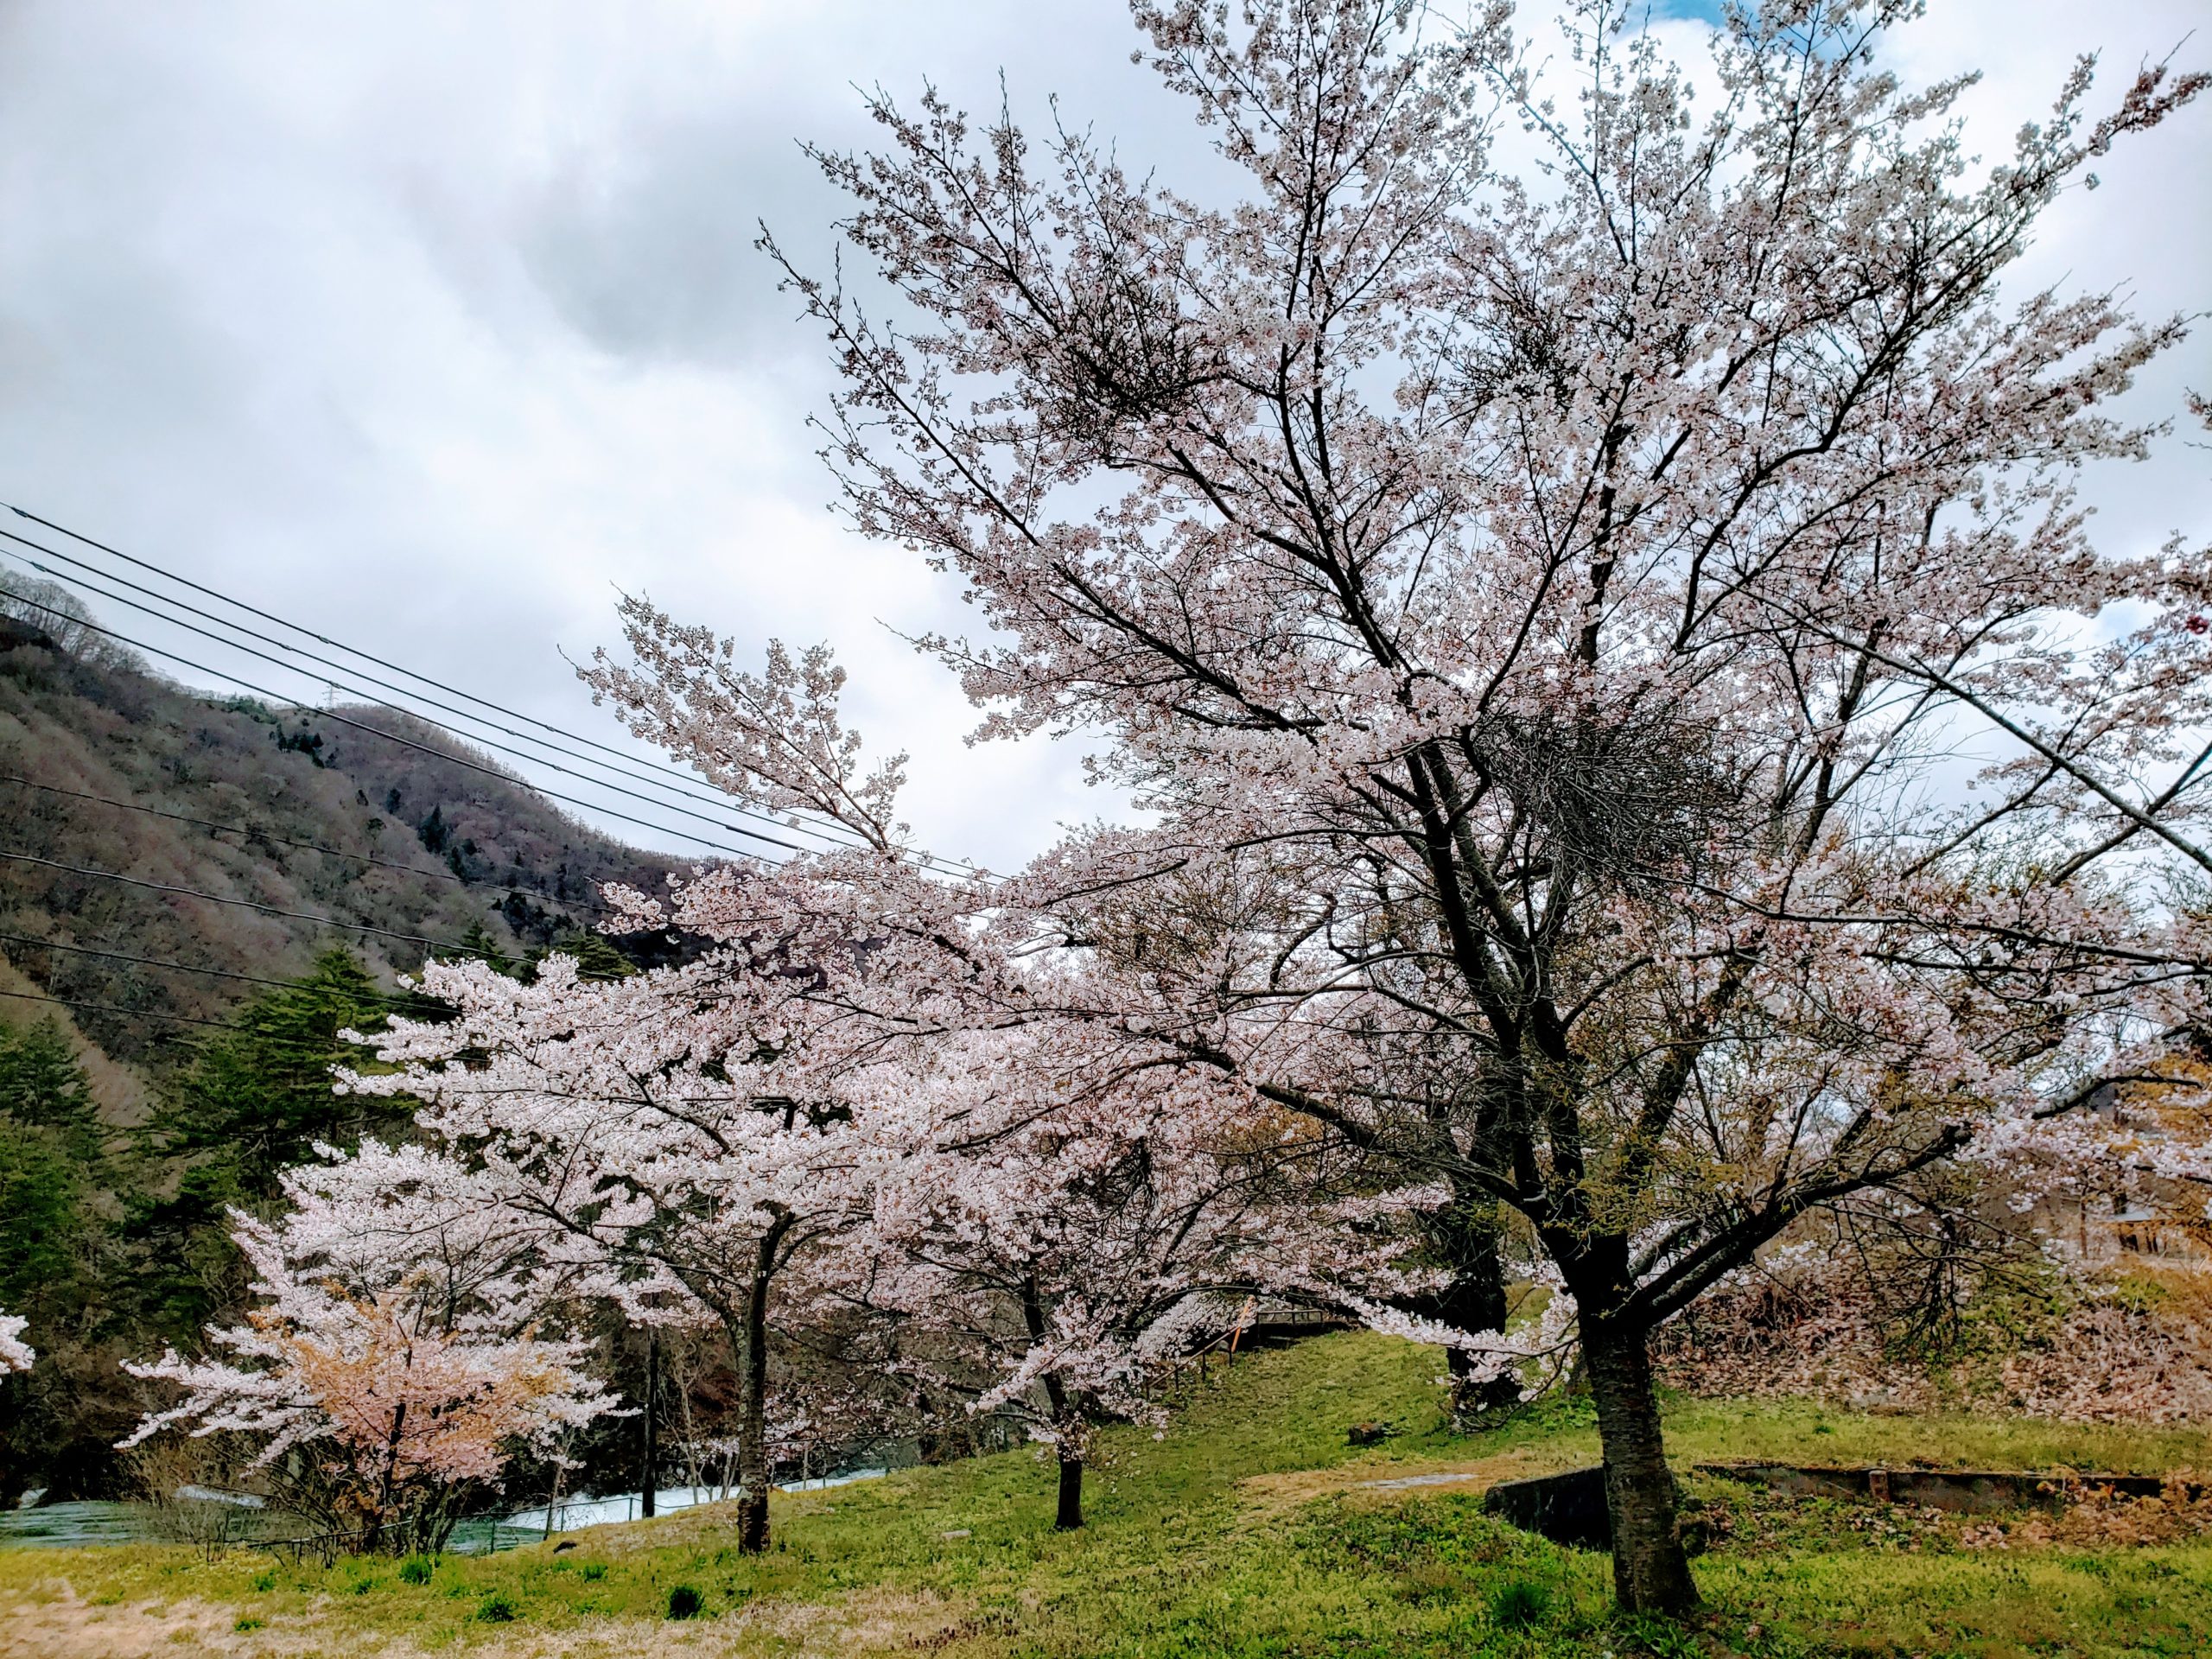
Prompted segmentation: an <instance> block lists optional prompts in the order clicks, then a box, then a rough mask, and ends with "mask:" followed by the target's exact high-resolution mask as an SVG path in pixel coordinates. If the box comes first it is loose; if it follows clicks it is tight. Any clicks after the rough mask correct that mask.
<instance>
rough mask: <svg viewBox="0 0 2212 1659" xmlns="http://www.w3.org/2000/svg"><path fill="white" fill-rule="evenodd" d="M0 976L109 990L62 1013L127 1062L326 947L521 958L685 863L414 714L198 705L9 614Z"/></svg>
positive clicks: (23, 985)
mask: <svg viewBox="0 0 2212 1659" xmlns="http://www.w3.org/2000/svg"><path fill="white" fill-rule="evenodd" d="M364 728H376V730H378V731H379V732H382V733H387V734H390V735H389V736H388V737H380V736H374V735H371V734H370V732H369V731H367V730H365V729H364ZM0 851H4V852H5V853H6V854H7V855H8V856H7V857H5V858H0V934H4V935H5V936H7V937H6V938H0V955H4V957H5V958H6V960H7V963H9V964H10V972H9V973H8V974H7V975H6V976H4V978H0V989H6V990H12V991H17V992H27V991H29V992H40V993H44V994H45V995H50V996H54V997H59V998H64V999H68V1000H70V1001H75V1002H78V1003H80V1004H95V1005H103V1006H100V1007H78V1008H75V1009H73V1010H72V1011H71V1015H72V1018H73V1020H74V1022H75V1024H76V1026H77V1027H78V1028H79V1030H81V1031H82V1032H83V1033H85V1034H86V1036H87V1037H88V1038H89V1039H92V1042H94V1043H95V1044H97V1045H98V1046H99V1049H100V1050H102V1051H103V1052H105V1054H106V1055H107V1056H110V1057H112V1058H114V1059H117V1060H121V1061H124V1062H127V1063H130V1064H132V1065H147V1064H153V1065H159V1064H162V1063H163V1062H164V1061H168V1060H174V1059H175V1058H176V1057H177V1056H178V1055H179V1054H180V1053H181V1051H182V1050H183V1049H184V1048H186V1047H188V1046H189V1033H191V1032H192V1031H193V1030H194V1026H193V1025H192V1024H191V1023H190V1022H192V1021H195V1020H211V1019H213V1020H219V1019H222V1018H224V1017H225V1016H226V1014H228V1013H229V1012H230V1011H231V1010H232V1009H234V1008H236V1007H239V1006H240V1005H241V1004H242V1003H244V1002H245V1001H247V1000H248V999H249V998H250V997H251V995H253V993H254V991H255V989H256V987H255V986H254V984H253V983H252V980H253V979H255V978H260V979H275V980H290V979H294V978H296V977H298V976H301V975H302V974H304V973H306V972H307V971H308V969H309V968H310V966H311V965H312V964H313V963H314V961H315V957H316V956H317V955H318V954H319V953H320V952H321V950H325V949H327V947H328V946H329V945H331V944H337V943H344V944H349V945H351V946H352V947H353V949H354V950H357V951H358V952H359V955H360V956H361V957H362V959H363V961H364V962H365V963H366V964H367V965H368V966H369V968H370V969H371V970H372V972H374V973H376V974H377V975H378V977H379V978H380V979H382V980H384V981H385V982H389V981H390V979H391V976H393V974H395V973H397V972H404V971H407V970H409V969H413V968H414V967H416V966H417V965H418V964H419V963H421V962H422V960H423V957H425V955H428V954H434V953H435V954H448V955H449V954H454V952H455V951H456V950H458V949H460V948H461V947H464V946H466V947H471V948H479V949H484V950H493V951H500V952H505V953H506V954H509V955H512V956H517V957H519V956H523V955H524V954H526V953H527V952H529V951H531V950H534V949H543V948H545V947H547V946H549V945H550V944H553V943H555V942H556V940H559V939H563V938H575V937H577V936H580V935H582V934H585V933H587V932H588V931H589V930H590V929H591V927H592V926H593V925H594V922H595V921H596V920H597V918H598V916H599V906H598V904H597V901H596V897H595V895H596V893H597V887H598V884H599V883H601V882H604V881H608V880H615V881H622V882H627V883H633V884H637V885H639V886H643V887H648V888H651V887H657V886H658V885H659V884H660V882H661V881H662V880H663V879H664V877H665V875H666V874H668V872H669V871H670V870H671V868H675V867H676V866H677V863H678V861H674V860H670V859H667V858H664V857H660V856H657V855H649V854H645V853H640V852H639V851H637V850H635V849H631V848H628V847H625V846H622V845H620V843H618V842H613V841H612V840H610V839H608V838H607V837H606V836H601V835H600V834H598V833H596V832H595V831H593V830H591V829H587V828H585V827H584V826H582V824H580V823H576V822H575V821H574V820H573V819H571V818H569V817H566V816H564V815H563V813H562V812H561V811H559V810H557V809H556V808H555V807H554V806H553V805H552V804H550V803H549V802H548V801H546V800H545V799H544V798H543V797H541V796H539V795H537V793H535V792H534V791H532V790H531V789H530V788H529V787H528V785H524V784H523V783H521V782H519V781H518V780H516V779H512V777H510V776H507V775H505V774H504V773H502V772H500V771H499V768H497V767H495V766H492V765H491V763H490V761H489V760H488V759H487V758H486V757H484V756H482V755H480V754H476V753H471V752H469V751H467V749H465V748H464V747H462V746H461V745H460V744H458V743H456V742H455V741H454V740H453V739H452V738H451V737H450V736H449V735H448V734H444V733H442V732H439V731H437V730H436V729H435V728H431V727H429V726H427V725H426V724H424V723H423V722H422V721H417V720H415V719H413V718H411V717H410V716H408V715H404V714H400V713H397V712H396V711H393V710H391V709H358V708H340V709H333V710H331V711H329V712H328V713H327V714H326V715H310V714H306V713H302V712H301V711H296V710H294V711H289V712H280V711H279V710H277V709H271V708H269V707H267V706H265V705H264V704H262V703H258V702H252V701H250V700H247V699H244V698H231V699H219V698H211V697H209V696H204V695H202V694H200V693H198V692H195V691H192V690H188V689H185V688H183V687H181V686H178V685H175V684H174V683H169V682H168V681H166V680H164V679H162V678H161V677H158V676H156V675H154V674H152V673H150V672H149V671H146V670H145V669H144V668H143V666H141V665H138V664H135V663H133V662H131V661H130V660H129V659H127V658H120V657H118V656H116V655H113V654H110V653H102V652H94V651H82V650H71V649H68V648H67V646H66V645H64V644H62V643H60V642H57V641H55V640H54V639H52V638H51V637H50V635H48V634H47V633H44V632H41V631H40V630H38V629H36V628H34V627H30V626H25V625H23V624H22V623H21V622H16V623H11V624H10V625H9V626H8V629H7V632H5V634H4V635H0ZM118 878H126V879H118ZM189 893H204V894H208V895H213V897H212V898H210V899H200V898H194V897H189V896H187V895H188V894H189ZM317 918H328V920H327V921H325V920H321V919H317ZM65 946H68V947H76V948H75V949H64V948H62V947H65ZM651 949H652V944H651V942H650V941H646V940H642V939H640V940H632V941H626V942H625V950H626V953H627V954H631V955H633V956H637V957H644V956H645V955H647V954H649V953H650V950H651ZM93 951H104V952H107V953H109V954H108V955H105V956H98V955H92V954H90V953H91V952H93ZM125 957H137V958H143V959H144V960H143V961H137V962H133V961H127V960H124V959H123V958H125ZM150 963H174V964H181V967H168V968H157V967H154V966H151V965H149V964H150ZM191 970H199V971H191ZM225 976H233V977H225ZM108 1010H119V1012H110V1011H108ZM14 1012H15V1013H16V1014H25V1013H29V1014H34V1015H35V1013H36V1012H37V1010H36V1009H35V1007H33V1006H32V1005H29V1004H20V1003H19V1004H18V1005H17V1006H16V1009H15V1011H14ZM6 1017H8V1016H7V1015H6V1014H0V1018H6ZM124 1090H127V1085H126V1084H124V1082H123V1081H122V1080H121V1079H119V1078H117V1079H111V1080H110V1083H109V1087H108V1088H107V1089H105V1090H103V1092H104V1093H110V1094H112V1093H116V1092H118V1091H124Z"/></svg>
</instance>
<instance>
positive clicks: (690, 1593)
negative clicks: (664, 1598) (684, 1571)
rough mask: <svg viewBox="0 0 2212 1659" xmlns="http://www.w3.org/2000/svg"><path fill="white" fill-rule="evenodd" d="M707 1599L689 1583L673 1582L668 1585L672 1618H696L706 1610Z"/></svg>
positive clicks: (669, 1609)
mask: <svg viewBox="0 0 2212 1659" xmlns="http://www.w3.org/2000/svg"><path fill="white" fill-rule="evenodd" d="M706 1605H707V1599H706V1598H705V1597H704V1596H702V1595H701V1594H700V1593H699V1592H698V1590H697V1589H696V1587H695V1586H691V1585H688V1584H672V1585H671V1586H669V1587H668V1616H669V1617H670V1618H698V1617H699V1615H700V1613H701V1612H702V1611H704V1609H705V1607H706Z"/></svg>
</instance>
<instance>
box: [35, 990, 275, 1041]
mask: <svg viewBox="0 0 2212 1659" xmlns="http://www.w3.org/2000/svg"><path fill="white" fill-rule="evenodd" d="M0 996H12V997H14V998H15V999H16V1001H19V1002H51V1003H54V1004H55V1005H56V1006H58V1007H64V1008H86V1009H90V1010H91V1011H92V1013H94V1014H122V1015H124V1017H125V1018H127V1019H131V1020H170V1021H172V1022H173V1023H175V1024H176V1025H180V1026H213V1027H215V1029H216V1030H218V1031H238V1030H242V1029H243V1027H239V1026H238V1025H235V1024H233V1023H232V1021H230V1020H202V1019H201V1018H200V1016H199V1015H197V1014H159V1013H156V1011H155V1010H154V1009H152V1008H125V1007H118V1005H117V1004H115V1003H113V1002H86V1001H83V1000H81V999H80V998H78V997H73V996H47V995H41V994H40V993H38V992H35V991H0Z"/></svg>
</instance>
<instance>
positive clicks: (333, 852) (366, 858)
mask: <svg viewBox="0 0 2212 1659" xmlns="http://www.w3.org/2000/svg"><path fill="white" fill-rule="evenodd" d="M0 784H21V785H22V786H23V787H24V788H26V789H40V790H44V791H46V792H47V793H48V794H49V795H67V796H68V797H69V798H71V799H72V800H79V801H94V802H97V803H99V804H100V805H102V806H112V807H118V808H120V809H121V810H124V811H125V812H143V813H145V814H146V815H147V816H148V817H156V818H167V819H168V820H170V821H171V822H172V823H189V824H193V825H194V826H196V827H197V828H199V829H219V830H222V831H224V832H226V833H227V834H230V835H233V836H245V837H247V838H248V839H249V840H261V841H273V842H276V843H277V845H278V846H280V847H298V848H301V849H304V850H305V851H308V852H310V853H325V854H327V855H329V856H331V857H332V858H350V859H353V860H356V861H359V862H360V863H363V864H373V865H375V866H376V867H377V868H378V869H380V870H400V871H404V873H405V874H409V875H427V876H433V877H435V878H436V879H437V880H441V881H457V882H459V883H460V884H461V886H462V887H467V888H470V889H472V890H478V889H480V890H481V891H483V892H486V893H512V894H514V895H515V897H517V898H518V899H541V900H543V902H545V903H546V904H549V905H569V906H575V907H576V908H578V909H582V910H593V911H599V912H605V911H606V909H607V906H604V905H602V904H600V903H598V902H596V901H595V900H593V899H556V898H555V897H554V896H553V895H552V894H551V893H541V892H539V891H537V889H536V888H534V887H504V886H502V885H501V884H499V882H497V881H471V880H469V879H468V878H467V876H465V875H457V874H454V872H453V871H452V870H451V869H448V868H442V867H440V868H432V869H424V868H422V867H421V866H420V865H416V864H402V863H398V862H397V861H394V860H391V859H389V858H375V857H372V856H371V855H369V854H367V853H349V852H346V851H345V850H344V849H340V848H337V847H326V846H324V845H323V844H322V843H321V842H316V841H295V840H293V839H292V838H291V837H290V836H279V835H274V834H272V833H270V831H268V830H266V829H256V828H255V827H254V826H253V825H251V824H250V823H215V822H213V820H212V819H208V818H194V817H187V816H186V815H185V814H183V813H181V812H165V811H163V810H162V809H161V808H160V807H158V806H148V805H146V804H143V802H139V801H118V800H114V799H111V798H109V797H108V796H105V795H91V794H87V793H86V791H83V790H81V789H64V788H62V787H61V785H59V784H41V783H40V782H38V781H37V780H36V779H31V778H19V777H17V776H16V775H15V774H14V773H13V772H0Z"/></svg>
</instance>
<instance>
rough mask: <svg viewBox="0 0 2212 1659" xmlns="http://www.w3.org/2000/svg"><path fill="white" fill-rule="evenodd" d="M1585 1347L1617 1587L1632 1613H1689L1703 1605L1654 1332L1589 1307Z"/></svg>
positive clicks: (1620, 1597) (1619, 1598)
mask: <svg viewBox="0 0 2212 1659" xmlns="http://www.w3.org/2000/svg"><path fill="white" fill-rule="evenodd" d="M1582 1351H1583V1357H1584V1358H1585V1360H1586V1362H1587V1364H1588V1369H1589V1378H1590V1393H1591V1395H1592V1398H1593V1400H1594V1401H1595V1402H1596V1404H1597V1407H1598V1436H1599V1440H1600V1441H1601V1442H1602V1443H1603V1445H1604V1446H1605V1507H1606V1510H1607V1511H1608V1512H1609V1514H1610V1516H1611V1522H1612V1534H1613V1593H1614V1595H1615V1596H1616V1597H1617V1598H1618V1600H1619V1602H1620V1605H1622V1607H1624V1609H1626V1610H1627V1611H1630V1612H1637V1613H1669V1614H1682V1613H1688V1612H1692V1611H1695V1610H1696V1608H1697V1605H1698V1593H1697V1585H1696V1582H1695V1581H1694V1580H1693V1579H1692V1578H1691V1577H1690V1563H1689V1554H1688V1551H1687V1550H1685V1549H1684V1548H1683V1547H1682V1539H1681V1529H1680V1527H1679V1525H1678V1522H1677V1519H1676V1516H1675V1476H1674V1471H1672V1470H1670V1469H1669V1468H1668V1467H1667V1448H1666V1442H1665V1440H1664V1437H1663V1435H1662V1430H1661V1427H1660V1422H1659V1398H1658V1395H1657V1394H1656V1392H1655V1391H1654V1390H1653V1388H1652V1383H1651V1350H1650V1332H1649V1331H1648V1330H1647V1329H1646V1328H1645V1327H1644V1325H1643V1324H1642V1323H1641V1322H1639V1321H1636V1320H1628V1321H1622V1320H1620V1319H1603V1318H1595V1317H1592V1315H1591V1314H1590V1313H1589V1312H1588V1310H1587V1309H1585V1311H1584V1316H1583V1322H1582Z"/></svg>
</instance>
